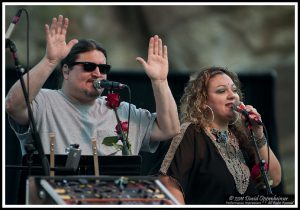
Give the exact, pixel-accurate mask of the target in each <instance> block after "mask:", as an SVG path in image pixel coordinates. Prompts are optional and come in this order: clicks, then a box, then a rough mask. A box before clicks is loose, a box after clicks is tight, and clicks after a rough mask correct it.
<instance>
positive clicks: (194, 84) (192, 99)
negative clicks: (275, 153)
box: [179, 67, 254, 156]
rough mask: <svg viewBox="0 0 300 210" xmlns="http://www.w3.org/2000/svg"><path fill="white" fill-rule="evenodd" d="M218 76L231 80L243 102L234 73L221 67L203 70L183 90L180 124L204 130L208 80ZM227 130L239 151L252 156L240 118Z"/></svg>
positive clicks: (206, 120) (207, 122) (239, 84)
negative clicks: (233, 135)
mask: <svg viewBox="0 0 300 210" xmlns="http://www.w3.org/2000/svg"><path fill="white" fill-rule="evenodd" d="M219 74H226V75H227V76H229V77H230V78H231V79H232V81H233V83H234V84H235V86H236V90H237V94H238V95H239V97H240V100H241V101H242V100H243V98H244V96H243V93H242V91H241V83H240V80H239V78H238V76H237V74H236V73H234V72H230V71H228V70H227V69H226V68H222V67H208V68H205V69H203V70H202V71H200V72H199V73H198V74H197V75H196V76H195V77H192V78H191V79H190V80H189V82H188V83H187V86H186V87H185V89H184V94H183V96H182V97H181V99H180V107H179V111H180V121H181V123H185V122H191V123H193V124H196V125H198V126H199V128H204V127H206V126H208V125H209V123H210V122H209V120H208V118H207V115H206V114H207V106H206V104H207V99H208V85H209V81H210V79H211V78H212V77H214V76H216V75H219ZM229 130H231V131H232V132H233V133H234V134H235V135H236V137H237V139H238V141H239V144H240V147H241V149H244V150H246V151H248V153H249V154H250V156H253V155H254V153H253V152H254V151H253V149H252V148H251V146H250V145H249V139H248V138H249V136H248V135H247V133H246V132H245V130H244V128H243V126H242V121H241V119H240V118H239V119H238V120H237V121H236V122H235V123H234V124H233V125H229Z"/></svg>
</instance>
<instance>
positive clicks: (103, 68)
mask: <svg viewBox="0 0 300 210" xmlns="http://www.w3.org/2000/svg"><path fill="white" fill-rule="evenodd" d="M78 64H83V69H84V70H85V71H87V72H92V71H94V70H95V69H96V67H97V66H98V67H99V70H100V73H101V74H108V73H109V71H110V65H108V64H96V63H91V62H74V63H72V64H71V66H75V65H78Z"/></svg>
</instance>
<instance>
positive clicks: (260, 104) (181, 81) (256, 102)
mask: <svg viewBox="0 0 300 210" xmlns="http://www.w3.org/2000/svg"><path fill="white" fill-rule="evenodd" d="M6 72H7V75H6V93H5V94H7V92H8V90H9V89H10V87H11V86H12V85H13V84H14V82H15V81H16V80H17V76H16V74H15V72H14V70H13V69H12V70H8V71H6ZM125 72H126V71H125ZM128 72H129V71H128ZM264 72H266V73H262V74H251V73H249V74H245V73H243V74H239V78H240V80H241V84H242V91H243V93H244V96H245V100H244V102H245V104H251V105H253V106H254V107H256V109H257V110H258V111H259V112H260V114H261V115H262V119H263V121H264V124H265V126H266V128H267V132H268V136H269V144H270V147H271V148H272V150H273V152H274V153H275V155H276V156H277V158H278V159H279V161H280V155H279V150H278V141H277V138H278V137H277V128H276V121H275V110H274V100H275V92H276V89H275V83H276V74H274V71H264ZM57 76H58V75H57V72H56V71H55V72H54V73H53V74H52V75H51V76H50V77H49V79H48V80H47V82H46V83H45V85H44V88H50V89H56V88H57V87H58V85H59V84H58V82H57ZM108 79H109V80H112V81H118V82H121V83H124V84H127V85H128V86H129V87H130V89H131V103H133V104H135V105H136V106H137V107H138V108H139V107H141V108H145V109H148V110H149V111H151V112H154V111H155V101H154V97H153V92H152V87H151V82H150V80H149V78H148V77H147V76H146V74H144V73H112V74H111V75H109V77H108ZM188 80H189V75H188V74H183V73H178V74H170V75H169V76H168V81H169V86H170V88H171V91H172V93H173V96H174V98H175V100H176V103H177V105H178V104H179V100H180V97H181V96H182V94H183V89H184V87H185V85H186V83H187V82H188ZM119 93H120V94H121V98H122V100H124V101H128V100H129V98H128V97H129V95H128V92H127V91H126V90H120V91H119ZM104 94H105V92H104ZM5 132H6V133H5V134H6V139H5V147H6V148H5V164H6V165H20V164H21V162H22V157H21V150H20V144H19V141H18V139H17V138H16V136H15V134H14V133H13V131H12V130H11V128H10V126H9V123H8V122H7V115H6V130H5ZM169 143H170V141H166V142H163V143H161V144H160V146H159V149H158V151H157V152H156V153H154V154H150V153H145V152H141V153H140V155H141V156H142V166H141V175H155V174H156V173H157V171H158V169H159V167H160V163H161V161H162V159H163V158H164V154H165V152H166V151H167V149H168V145H169ZM20 174H21V172H20V171H18V170H15V169H10V168H7V169H6V174H5V179H6V181H5V183H6V189H5V194H6V204H16V203H18V199H20V198H18V192H19V191H20V189H21V188H22V186H19V182H20ZM22 183H23V182H22ZM283 184H284V183H283V182H282V183H281V184H280V185H279V186H278V187H276V188H273V189H272V191H273V193H274V194H282V189H283ZM22 185H23V184H22Z"/></svg>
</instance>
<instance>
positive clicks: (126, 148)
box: [113, 108, 131, 155]
mask: <svg viewBox="0 0 300 210" xmlns="http://www.w3.org/2000/svg"><path fill="white" fill-rule="evenodd" d="M113 109H114V112H115V114H116V117H117V121H118V125H117V126H118V128H119V131H120V133H121V136H120V137H121V141H122V143H123V147H122V155H131V152H130V150H129V143H128V141H127V139H126V138H125V135H124V131H123V129H122V125H121V121H120V118H119V115H118V112H117V109H116V108H113ZM128 129H129V128H128Z"/></svg>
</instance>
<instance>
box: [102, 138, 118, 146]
mask: <svg viewBox="0 0 300 210" xmlns="http://www.w3.org/2000/svg"><path fill="white" fill-rule="evenodd" d="M118 140H119V139H118V136H109V137H105V138H104V139H103V142H102V144H104V145H106V146H109V147H111V146H113V145H114V144H116V143H117V142H118Z"/></svg>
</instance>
